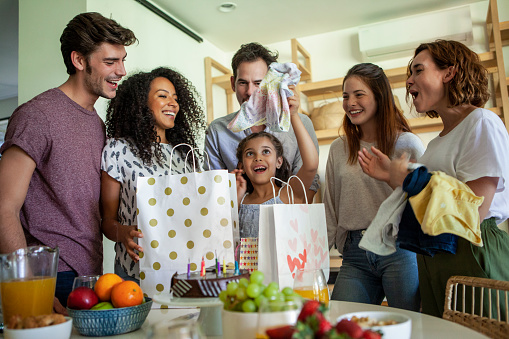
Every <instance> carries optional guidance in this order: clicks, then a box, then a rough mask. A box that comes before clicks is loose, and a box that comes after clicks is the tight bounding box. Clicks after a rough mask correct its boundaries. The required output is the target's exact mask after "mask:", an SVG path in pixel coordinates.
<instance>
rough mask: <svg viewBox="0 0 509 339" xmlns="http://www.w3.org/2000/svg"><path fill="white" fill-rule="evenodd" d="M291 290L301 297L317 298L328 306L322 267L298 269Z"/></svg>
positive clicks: (327, 290) (326, 288)
mask: <svg viewBox="0 0 509 339" xmlns="http://www.w3.org/2000/svg"><path fill="white" fill-rule="evenodd" d="M293 290H294V291H295V292H296V293H298V294H300V295H301V296H302V297H303V298H306V299H311V300H318V301H321V302H323V303H324V304H325V305H326V306H329V288H328V287H327V281H326V280H325V275H324V274H323V271H322V269H306V268H303V269H298V270H297V273H295V280H294V283H293Z"/></svg>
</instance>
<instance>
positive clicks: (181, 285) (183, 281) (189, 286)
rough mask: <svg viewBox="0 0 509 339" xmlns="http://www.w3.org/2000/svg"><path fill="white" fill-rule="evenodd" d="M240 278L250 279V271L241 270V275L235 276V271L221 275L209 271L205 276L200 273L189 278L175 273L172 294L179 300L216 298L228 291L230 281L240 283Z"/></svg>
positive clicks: (185, 274)
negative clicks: (227, 286)
mask: <svg viewBox="0 0 509 339" xmlns="http://www.w3.org/2000/svg"><path fill="white" fill-rule="evenodd" d="M240 278H247V279H249V271H248V270H240V274H235V271H234V270H226V272H224V273H222V274H220V275H218V274H217V273H216V272H215V271H207V272H205V275H204V276H202V275H200V272H192V273H191V274H190V275H189V276H188V275H187V273H182V274H177V273H175V274H174V275H173V277H171V292H172V293H173V296H174V297H178V298H214V297H218V296H219V293H220V292H221V291H222V290H226V285H228V283H229V282H230V281H235V282H239V280H240Z"/></svg>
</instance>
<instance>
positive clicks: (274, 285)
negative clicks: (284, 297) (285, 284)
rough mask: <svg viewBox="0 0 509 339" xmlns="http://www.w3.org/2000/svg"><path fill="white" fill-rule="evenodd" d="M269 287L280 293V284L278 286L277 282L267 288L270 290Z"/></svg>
mask: <svg viewBox="0 0 509 339" xmlns="http://www.w3.org/2000/svg"><path fill="white" fill-rule="evenodd" d="M269 287H272V288H274V289H275V290H276V291H278V292H279V284H278V283H277V282H275V281H273V282H271V283H270V284H269V285H268V286H267V288H269Z"/></svg>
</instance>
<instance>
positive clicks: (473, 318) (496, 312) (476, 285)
mask: <svg viewBox="0 0 509 339" xmlns="http://www.w3.org/2000/svg"><path fill="white" fill-rule="evenodd" d="M458 285H460V286H458ZM508 292H509V281H500V280H493V279H485V278H475V277H464V276H453V277H450V278H449V280H448V281H447V287H446V290H445V305H444V314H443V318H444V319H447V320H450V321H453V322H455V323H459V324H461V325H464V326H467V327H469V328H471V329H473V330H475V331H477V332H480V333H482V334H484V335H486V336H488V337H491V338H509V322H508V319H507V318H508V314H507V312H508V310H509V307H508V306H509V295H508ZM476 302H477V305H476ZM458 304H461V310H459V308H460V307H459V305H458ZM483 304H484V305H485V306H487V310H486V309H484V310H483V307H482V305H483ZM483 313H484V314H483ZM486 313H487V314H486Z"/></svg>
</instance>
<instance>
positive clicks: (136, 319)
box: [67, 298, 152, 337]
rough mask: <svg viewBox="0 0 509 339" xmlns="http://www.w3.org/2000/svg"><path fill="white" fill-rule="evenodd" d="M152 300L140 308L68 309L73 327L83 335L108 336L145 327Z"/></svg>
mask: <svg viewBox="0 0 509 339" xmlns="http://www.w3.org/2000/svg"><path fill="white" fill-rule="evenodd" d="M151 308H152V299H150V298H145V302H144V303H143V304H141V305H138V306H132V307H123V308H114V309H108V310H72V309H70V308H67V311H68V312H69V315H70V316H71V317H72V319H73V325H74V327H76V329H77V330H78V332H79V333H80V334H81V335H86V336H96V337H102V336H108V335H117V334H122V333H128V332H132V331H135V330H137V329H139V328H140V327H141V325H143V323H144V322H145V319H146V318H147V315H148V313H149V312H150V309H151Z"/></svg>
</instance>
